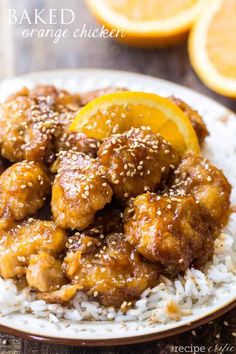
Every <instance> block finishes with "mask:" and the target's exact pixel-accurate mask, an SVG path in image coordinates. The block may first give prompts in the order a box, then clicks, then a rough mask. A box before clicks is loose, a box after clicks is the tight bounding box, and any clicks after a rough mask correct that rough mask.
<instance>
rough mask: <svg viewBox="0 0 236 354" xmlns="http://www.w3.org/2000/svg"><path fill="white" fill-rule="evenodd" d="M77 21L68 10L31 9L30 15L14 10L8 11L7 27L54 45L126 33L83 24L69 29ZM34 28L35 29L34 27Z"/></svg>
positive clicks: (119, 35)
mask: <svg viewBox="0 0 236 354" xmlns="http://www.w3.org/2000/svg"><path fill="white" fill-rule="evenodd" d="M76 20H78V15H76V14H75V12H74V11H73V10H71V9H68V8H63V9H44V8H43V9H33V11H31V12H30V13H29V12H28V11H27V10H26V9H24V10H23V11H22V12H21V13H19V12H18V13H17V11H16V9H13V8H11V9H9V10H8V23H9V25H19V26H21V27H23V29H22V30H21V36H22V37H23V38H33V37H36V38H39V39H42V38H51V39H52V40H53V43H54V44H57V43H58V42H59V41H60V40H61V39H63V38H68V37H73V38H118V37H122V38H123V37H125V36H126V32H125V31H124V30H122V29H113V30H111V31H109V30H108V29H106V28H105V26H104V25H103V26H102V27H101V28H93V27H92V26H87V25H86V24H83V25H82V26H81V27H78V28H75V29H71V26H72V25H73V24H75V23H76ZM34 26H35V27H34Z"/></svg>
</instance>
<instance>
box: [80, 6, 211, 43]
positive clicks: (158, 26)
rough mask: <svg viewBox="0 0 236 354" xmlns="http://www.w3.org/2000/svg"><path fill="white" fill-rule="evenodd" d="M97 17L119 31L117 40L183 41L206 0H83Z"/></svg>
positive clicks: (139, 41)
mask: <svg viewBox="0 0 236 354" xmlns="http://www.w3.org/2000/svg"><path fill="white" fill-rule="evenodd" d="M86 2H87V4H88V6H89V8H90V9H91V11H92V13H93V14H94V16H95V17H96V18H97V20H98V21H99V22H100V23H101V24H103V25H105V26H106V28H108V29H109V30H114V29H115V30H122V31H124V33H125V35H124V36H121V35H120V36H119V37H118V40H119V41H121V42H123V43H126V44H130V45H135V46H140V47H153V46H165V45H170V44H177V43H179V42H180V41H182V40H183V39H184V38H185V37H186V34H187V32H188V31H189V29H190V28H191V26H192V24H193V22H194V21H195V20H196V18H197V17H198V16H199V14H200V13H201V12H202V10H203V8H204V5H205V4H206V0H168V1H166V0H145V1H144V0H96V1H94V0H86Z"/></svg>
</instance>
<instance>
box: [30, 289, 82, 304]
mask: <svg viewBox="0 0 236 354" xmlns="http://www.w3.org/2000/svg"><path fill="white" fill-rule="evenodd" d="M79 290H82V287H81V286H80V285H78V284H66V285H63V286H62V287H61V288H60V289H58V290H53V291H46V292H43V293H40V292H39V293H37V294H36V298H37V299H38V300H44V301H46V302H47V303H51V304H61V305H65V304H67V303H68V302H69V301H71V300H72V299H73V298H74V297H75V295H76V294H77V292H78V291H79Z"/></svg>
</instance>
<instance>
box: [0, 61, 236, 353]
mask: <svg viewBox="0 0 236 354" xmlns="http://www.w3.org/2000/svg"><path fill="white" fill-rule="evenodd" d="M65 72H68V73H76V72H77V73H86V72H92V73H94V74H95V73H96V72H97V73H100V74H101V73H104V74H105V73H107V74H109V75H112V74H113V75H117V74H123V75H129V76H135V77H140V78H143V79H148V78H150V80H154V81H158V82H160V83H163V84H165V85H171V86H172V87H173V86H174V87H176V89H181V90H185V91H187V92H189V93H191V94H193V95H195V96H196V95H197V96H198V97H199V98H201V97H202V98H203V99H204V100H208V102H209V103H211V102H212V103H213V104H214V105H215V106H218V107H221V108H222V109H224V110H225V111H226V112H228V113H229V114H233V115H235V112H233V111H232V110H230V109H229V108H227V107H225V106H224V105H223V104H222V103H219V102H217V101H216V100H214V99H213V98H211V97H208V96H207V95H204V94H203V93H200V92H198V91H195V90H193V89H191V88H189V87H186V86H183V85H179V84H177V83H175V82H171V81H169V80H165V79H162V78H159V77H155V76H151V75H145V74H140V73H137V72H134V71H125V70H117V69H114V70H113V69H105V68H89V67H83V68H76V67H75V68H59V69H55V70H41V71H34V72H30V73H26V74H21V75H15V76H12V77H8V78H5V79H2V80H0V86H1V85H2V84H3V83H4V82H5V81H11V80H12V81H14V80H17V79H19V80H24V79H29V80H30V79H32V80H36V79H37V77H39V78H40V77H46V76H47V75H49V79H50V75H52V76H58V77H59V75H60V73H65ZM222 306H223V307H220V308H218V309H213V310H211V312H209V313H208V314H207V315H205V316H204V315H203V317H201V318H198V319H196V320H193V321H192V322H191V323H189V324H183V325H181V326H177V327H175V328H171V329H167V330H163V331H161V332H153V333H149V334H144V335H142V334H141V335H136V336H131V337H122V338H114V339H113V338H106V339H77V338H70V337H67V338H60V337H59V338H56V337H53V336H46V335H42V334H41V335H40V334H39V335H37V334H34V333H29V332H26V331H23V330H17V329H15V328H12V327H10V326H7V325H2V324H0V331H3V332H4V333H7V334H10V335H14V336H18V337H21V338H24V339H27V340H36V341H40V342H41V343H48V344H62V345H69V346H80V347H105V346H118V345H128V344H135V343H144V342H150V341H152V340H158V339H163V338H167V337H171V336H174V335H177V334H180V333H183V332H186V331H189V330H192V329H194V328H196V327H199V326H201V325H204V324H206V323H208V322H210V321H212V320H215V319H216V318H218V317H220V316H222V315H223V314H225V313H226V312H228V311H230V310H232V309H233V308H235V307H236V299H235V297H233V298H232V299H230V300H229V301H228V303H226V304H224V305H222Z"/></svg>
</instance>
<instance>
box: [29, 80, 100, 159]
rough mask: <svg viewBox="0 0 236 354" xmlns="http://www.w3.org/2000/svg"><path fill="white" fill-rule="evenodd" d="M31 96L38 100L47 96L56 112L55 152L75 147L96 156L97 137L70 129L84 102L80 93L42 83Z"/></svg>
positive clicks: (74, 148) (54, 123)
mask: <svg viewBox="0 0 236 354" xmlns="http://www.w3.org/2000/svg"><path fill="white" fill-rule="evenodd" d="M31 96H32V97H35V99H36V100H37V99H38V97H41V96H44V97H47V99H48V100H49V102H50V104H51V107H52V110H53V111H55V112H56V113H55V114H56V118H57V119H56V121H55V122H53V125H54V127H53V128H54V129H53V130H54V131H53V136H54V141H53V143H54V151H55V152H58V151H62V150H70V149H73V150H77V151H80V152H84V153H85V154H90V155H91V156H93V157H96V154H97V150H98V147H99V142H98V141H97V140H96V139H92V138H87V136H86V135H85V134H82V133H73V132H70V131H69V126H70V124H71V122H72V120H73V119H74V117H75V115H76V114H77V112H78V110H79V109H80V107H81V104H82V103H81V98H80V95H78V94H71V93H69V92H67V91H65V90H58V89H56V88H55V87H54V86H47V85H46V86H45V85H41V86H37V87H36V88H35V89H34V90H32V91H31Z"/></svg>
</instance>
